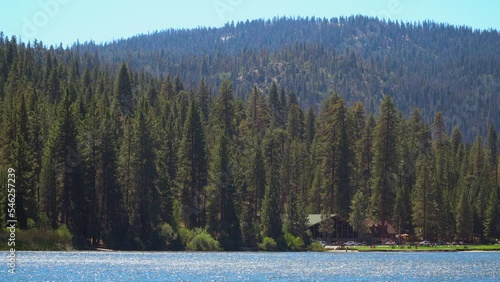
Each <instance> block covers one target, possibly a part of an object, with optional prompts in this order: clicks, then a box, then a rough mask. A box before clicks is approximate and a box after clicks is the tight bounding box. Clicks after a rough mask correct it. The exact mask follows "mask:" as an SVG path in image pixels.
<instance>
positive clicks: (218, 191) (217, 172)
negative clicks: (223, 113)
mask: <svg viewBox="0 0 500 282" xmlns="http://www.w3.org/2000/svg"><path fill="white" fill-rule="evenodd" d="M229 152H230V144H229V138H228V136H227V135H226V134H223V135H221V136H220V137H219V138H218V140H217V145H216V147H215V148H214V153H213V158H212V161H211V164H210V171H209V176H210V177H209V184H208V185H209V187H208V193H209V201H208V206H207V230H208V231H209V232H210V234H212V236H214V237H215V238H216V239H217V240H218V241H219V242H220V243H221V245H222V247H223V248H224V250H238V249H239V248H240V246H241V229H240V222H239V218H238V214H237V213H236V207H235V197H234V193H235V186H234V179H233V174H232V168H231V155H230V153H229Z"/></svg>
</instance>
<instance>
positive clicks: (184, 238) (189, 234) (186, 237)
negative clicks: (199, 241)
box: [179, 227, 195, 247]
mask: <svg viewBox="0 0 500 282" xmlns="http://www.w3.org/2000/svg"><path fill="white" fill-rule="evenodd" d="M194 235H195V233H194V231H193V230H189V229H187V228H185V227H181V228H180V229H179V240H180V242H181V244H182V246H184V247H186V246H187V244H188V243H189V242H190V241H191V240H192V239H193V237H194Z"/></svg>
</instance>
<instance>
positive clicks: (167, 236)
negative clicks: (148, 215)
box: [160, 223, 177, 247]
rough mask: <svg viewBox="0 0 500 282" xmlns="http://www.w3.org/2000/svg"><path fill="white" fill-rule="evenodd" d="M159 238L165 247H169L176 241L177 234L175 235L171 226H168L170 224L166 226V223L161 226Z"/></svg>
mask: <svg viewBox="0 0 500 282" xmlns="http://www.w3.org/2000/svg"><path fill="white" fill-rule="evenodd" d="M160 236H161V239H162V240H163V241H164V242H165V245H166V246H167V247H168V246H169V245H171V244H172V242H173V241H174V240H176V239H177V234H176V233H175V231H174V229H173V228H172V226H170V224H168V223H164V224H163V225H162V226H161V230H160Z"/></svg>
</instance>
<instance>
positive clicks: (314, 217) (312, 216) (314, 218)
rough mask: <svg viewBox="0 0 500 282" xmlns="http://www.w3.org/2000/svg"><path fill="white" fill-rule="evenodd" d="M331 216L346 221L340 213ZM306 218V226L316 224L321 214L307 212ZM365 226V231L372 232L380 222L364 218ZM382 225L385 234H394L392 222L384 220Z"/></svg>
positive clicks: (319, 220)
mask: <svg viewBox="0 0 500 282" xmlns="http://www.w3.org/2000/svg"><path fill="white" fill-rule="evenodd" d="M331 217H335V218H336V219H337V220H342V221H347V220H345V219H344V218H342V217H341V216H340V215H338V214H336V213H335V214H331ZM307 219H308V220H309V224H308V225H307V226H308V227H311V226H313V225H316V224H318V223H320V222H321V221H322V220H321V214H319V213H316V214H309V215H308V216H307ZM364 223H365V226H366V229H367V232H369V233H372V232H373V231H374V229H373V228H374V227H380V225H381V223H380V222H375V221H372V220H365V222H364ZM382 225H384V226H387V230H386V232H387V234H390V235H394V234H396V230H395V229H394V227H393V226H392V224H390V223H389V222H387V221H385V222H383V224H382Z"/></svg>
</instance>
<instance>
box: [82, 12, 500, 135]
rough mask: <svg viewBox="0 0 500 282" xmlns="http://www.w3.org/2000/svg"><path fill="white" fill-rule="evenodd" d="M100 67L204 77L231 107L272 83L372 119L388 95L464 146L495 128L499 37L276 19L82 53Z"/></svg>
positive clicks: (424, 27)
mask: <svg viewBox="0 0 500 282" xmlns="http://www.w3.org/2000/svg"><path fill="white" fill-rule="evenodd" d="M78 48H79V50H80V52H95V51H98V54H99V56H100V60H101V61H104V62H106V63H111V64H115V66H116V68H117V67H118V65H119V64H120V63H121V62H122V61H126V62H127V63H128V64H129V65H130V66H131V67H132V68H133V69H135V70H143V71H144V72H145V73H147V74H149V75H152V76H156V77H160V76H166V75H167V74H171V75H174V76H175V75H178V76H179V77H180V78H181V79H182V81H183V82H184V84H185V85H186V86H187V88H194V87H196V86H197V85H198V83H199V81H200V79H201V78H202V77H203V78H205V79H206V80H207V83H208V85H209V86H210V88H211V89H212V91H213V92H214V91H215V90H216V87H217V86H218V85H219V84H220V82H221V81H222V80H223V79H230V80H231V81H232V82H233V85H234V89H235V92H236V94H237V96H239V97H245V96H246V95H248V93H249V92H250V90H251V88H252V86H253V85H257V86H258V87H259V88H261V89H264V90H266V89H267V88H268V87H269V85H270V84H271V81H273V80H274V81H277V82H278V85H279V86H280V87H283V88H285V89H287V90H290V91H295V92H296V93H297V94H298V96H299V98H300V101H301V103H302V105H303V106H309V105H310V106H313V107H315V108H317V106H318V105H319V103H320V102H321V101H322V100H323V99H324V98H325V97H326V96H328V95H330V93H332V92H337V93H339V94H341V95H342V96H344V97H345V98H346V100H347V101H348V102H349V103H353V102H355V101H363V102H364V103H365V105H366V106H367V108H368V109H369V110H370V111H375V110H376V109H377V108H378V106H379V104H380V100H381V99H382V97H383V95H385V94H387V95H390V96H392V97H393V98H394V99H395V102H396V104H397V106H398V107H399V108H400V109H402V110H403V111H404V113H405V114H409V113H410V112H411V109H412V108H414V107H419V108H421V109H422V112H423V114H424V118H425V119H426V121H427V122H431V120H432V117H433V115H434V113H435V112H436V111H442V112H444V115H445V117H446V120H447V125H448V130H451V128H452V127H454V126H460V127H461V129H462V131H463V132H464V133H465V137H466V139H467V140H469V141H470V140H473V138H474V136H475V135H476V134H478V133H482V134H485V126H486V125H487V124H488V122H489V121H491V122H493V123H494V124H495V125H496V126H499V125H500V115H499V114H498V112H499V107H500V98H499V96H498V94H497V93H498V92H499V91H500V83H499V79H500V76H499V74H500V67H499V66H500V52H499V50H500V36H499V33H498V31H496V30H490V31H478V30H472V29H471V28H467V27H455V26H450V25H445V24H438V23H434V22H423V23H399V22H391V21H389V22H386V21H380V20H377V19H373V18H369V17H364V16H355V17H349V18H338V19H337V18H333V19H316V18H297V19H291V18H276V19H273V20H267V21H264V20H254V21H246V22H244V23H243V22H240V23H236V24H234V23H231V24H226V26H224V27H222V28H198V29H192V30H166V31H161V32H155V33H152V34H148V35H139V36H135V37H133V38H129V39H124V40H119V41H116V42H113V43H110V44H106V45H103V46H100V45H94V44H93V43H86V44H83V45H80V46H78Z"/></svg>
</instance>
